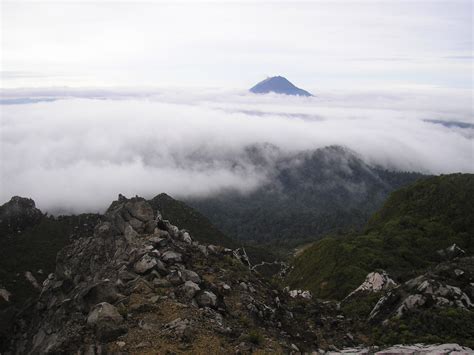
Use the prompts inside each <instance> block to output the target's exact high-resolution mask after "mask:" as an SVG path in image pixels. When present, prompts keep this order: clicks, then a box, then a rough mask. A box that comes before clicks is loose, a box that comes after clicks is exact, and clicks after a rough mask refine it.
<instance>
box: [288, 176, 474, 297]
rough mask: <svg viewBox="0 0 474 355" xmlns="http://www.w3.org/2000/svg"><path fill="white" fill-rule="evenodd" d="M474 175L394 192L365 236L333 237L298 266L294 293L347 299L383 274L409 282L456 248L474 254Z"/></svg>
mask: <svg viewBox="0 0 474 355" xmlns="http://www.w3.org/2000/svg"><path fill="white" fill-rule="evenodd" d="M473 231H474V175H472V174H453V175H444V176H439V177H432V178H428V179H424V180H420V181H418V182H416V183H415V184H413V185H411V186H409V187H406V188H403V189H401V190H399V191H396V192H394V193H393V194H392V195H391V196H390V198H389V199H388V200H387V202H386V203H385V205H384V206H383V208H382V209H381V210H380V211H379V212H377V213H376V214H375V215H374V216H373V217H372V218H371V219H370V221H369V223H368V224H367V227H366V229H365V231H364V232H363V233H362V234H357V233H350V234H346V235H339V236H330V237H327V238H325V239H323V240H321V241H318V242H316V243H315V244H314V245H312V246H311V247H309V248H308V249H306V250H305V251H304V252H303V253H302V254H301V255H300V256H299V257H297V258H295V260H294V261H293V265H294V269H293V270H292V272H291V273H290V274H289V276H288V279H287V281H288V283H289V284H290V286H291V287H297V288H304V289H309V290H311V291H312V292H313V293H314V294H315V295H316V296H318V297H321V298H336V299H342V298H344V297H345V296H346V295H347V294H348V293H349V292H350V291H352V290H353V289H354V288H356V287H357V286H358V285H359V284H360V283H361V282H362V281H363V280H364V278H365V276H366V275H367V274H368V273H369V272H371V271H373V270H375V269H384V270H386V271H387V272H389V274H391V275H392V276H393V277H395V278H396V279H398V280H400V281H404V280H406V279H408V278H410V277H413V276H415V275H417V274H419V273H420V272H421V271H423V270H425V269H426V268H427V267H429V266H431V265H433V264H435V263H437V262H439V256H438V254H437V253H436V251H437V250H439V249H444V248H447V247H449V246H450V245H452V244H453V243H456V244H457V245H458V246H460V247H461V248H462V249H464V250H465V251H467V252H468V254H472V253H473V252H474V241H473V237H472V232H473Z"/></svg>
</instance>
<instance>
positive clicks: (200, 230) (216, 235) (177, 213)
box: [148, 193, 278, 265]
mask: <svg viewBox="0 0 474 355" xmlns="http://www.w3.org/2000/svg"><path fill="white" fill-rule="evenodd" d="M148 202H149V203H150V205H151V206H152V207H153V209H155V210H158V211H160V213H161V214H162V216H163V218H165V219H168V220H169V221H170V222H171V223H173V224H175V225H179V226H181V227H182V228H183V229H187V230H190V231H193V237H194V239H195V240H196V241H198V242H200V243H206V244H215V245H220V246H223V247H226V248H232V249H236V248H240V247H243V248H244V249H245V251H246V253H247V255H248V257H249V260H250V262H251V263H252V264H253V265H254V264H259V263H261V262H263V261H265V262H273V261H275V260H277V259H278V256H277V255H276V254H274V253H272V252H270V251H269V250H268V249H265V248H263V247H259V246H255V245H249V244H248V243H242V242H238V241H236V240H233V239H231V238H229V237H227V236H226V235H225V234H224V233H222V232H221V231H220V230H219V229H217V228H216V227H215V226H214V225H213V224H212V223H211V221H209V219H208V218H206V217H205V216H203V215H202V214H201V213H199V212H198V211H196V210H195V209H194V208H191V207H189V206H188V205H186V204H185V203H184V202H181V201H178V200H176V199H174V198H172V197H171V196H168V195H167V194H164V193H161V194H159V195H157V196H155V197H154V198H153V199H151V200H149V201H148Z"/></svg>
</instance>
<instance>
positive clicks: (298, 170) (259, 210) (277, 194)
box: [184, 146, 423, 250]
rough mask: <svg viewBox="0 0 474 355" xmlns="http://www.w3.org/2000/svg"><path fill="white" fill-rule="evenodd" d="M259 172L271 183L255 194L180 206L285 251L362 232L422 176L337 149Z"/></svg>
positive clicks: (227, 194)
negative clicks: (335, 235) (390, 197)
mask: <svg viewBox="0 0 474 355" xmlns="http://www.w3.org/2000/svg"><path fill="white" fill-rule="evenodd" d="M260 155H263V156H265V154H264V153H262V152H261V151H260V150H259V149H258V148H255V149H254V150H251V151H249V159H250V160H251V161H260V160H265V159H264V158H262V157H261V156H260ZM262 169H264V170H265V169H268V170H270V171H272V173H271V179H270V181H268V183H266V184H264V185H263V186H261V187H259V188H258V189H256V190H255V191H252V192H249V193H246V194H241V193H238V192H236V191H223V192H221V193H220V194H217V195H214V196H207V197H202V198H192V199H191V198H188V199H186V200H184V202H186V203H187V204H188V205H190V206H192V207H193V208H195V209H197V210H198V211H199V212H201V213H202V214H204V215H205V216H206V217H208V218H209V219H210V220H211V222H212V223H213V224H214V225H215V226H217V227H218V228H219V229H221V230H222V231H223V232H224V233H225V234H226V235H228V236H229V237H231V238H233V239H235V240H242V241H245V242H255V243H259V244H262V243H264V244H266V245H272V246H273V247H275V246H276V247H278V248H280V249H285V250H288V249H289V248H292V247H295V246H297V245H299V244H302V243H305V242H308V241H314V240H316V239H319V238H321V237H322V236H323V235H325V234H327V233H338V232H346V231H347V230H349V229H351V228H354V227H356V228H359V227H362V226H363V225H364V224H365V223H366V222H367V220H368V219H369V217H370V216H371V215H372V214H373V213H374V212H375V211H376V210H377V209H378V208H380V207H381V205H382V203H383V202H384V201H385V199H386V198H387V196H388V195H389V193H390V192H392V191H394V190H396V189H398V188H400V187H402V186H405V185H407V184H410V183H412V182H414V181H416V180H417V179H419V178H421V177H423V175H421V174H417V173H408V172H395V171H387V170H384V169H380V168H377V167H372V166H369V165H367V164H366V163H364V162H363V161H362V160H361V159H360V158H359V157H358V156H357V155H356V154H355V153H353V152H351V151H349V150H347V149H345V148H342V147H338V146H332V147H326V148H323V149H318V150H316V151H309V152H304V153H300V154H297V155H295V156H290V157H285V158H281V159H280V160H278V161H277V162H276V163H275V166H270V167H268V166H265V165H264V166H263V168H262Z"/></svg>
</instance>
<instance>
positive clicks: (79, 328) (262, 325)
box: [9, 196, 357, 354]
mask: <svg viewBox="0 0 474 355" xmlns="http://www.w3.org/2000/svg"><path fill="white" fill-rule="evenodd" d="M16 319H17V321H16V322H15V326H14V330H13V334H15V335H14V336H13V337H12V339H11V341H10V346H9V348H10V351H11V352H13V353H22V354H23V353H26V354H28V353H30V354H32V353H72V352H74V353H83V354H84V353H87V354H93V353H103V352H121V353H147V352H150V351H157V350H158V349H159V350H160V352H163V353H165V352H166V351H169V352H191V353H196V352H197V353H200V352H204V351H211V352H214V353H221V352H229V351H230V352H237V353H239V352H244V353H246V352H251V351H252V350H255V349H262V350H264V351H275V352H295V351H300V350H302V351H303V350H304V351H316V350H318V349H320V348H326V349H329V345H330V344H331V346H334V345H333V344H339V345H340V346H341V347H342V346H350V345H356V344H357V340H354V336H353V335H350V336H346V333H347V329H349V328H350V326H349V323H348V322H347V321H346V320H344V317H343V316H342V315H340V313H338V311H337V309H336V307H335V306H334V305H329V304H328V305H323V304H320V303H317V302H311V303H310V302H308V301H307V300H304V299H295V300H294V299H293V298H292V297H290V295H288V293H287V292H285V291H283V290H281V289H280V288H279V287H278V286H275V287H272V285H270V284H269V283H268V282H267V281H265V280H264V279H262V278H261V277H259V275H258V274H256V273H254V272H252V271H250V270H249V268H248V265H246V264H245V260H242V258H241V255H240V254H239V253H237V252H235V251H234V250H231V249H227V248H224V247H220V246H214V245H204V244H201V243H198V242H196V241H194V240H193V238H192V236H191V234H190V232H188V231H186V230H180V229H179V228H178V227H176V226H174V225H172V224H171V223H169V222H168V221H167V220H164V219H162V218H161V215H160V214H159V212H157V211H154V210H153V209H152V208H151V206H150V205H149V204H148V203H147V202H146V201H145V200H144V199H142V198H138V197H136V198H132V199H126V198H125V197H123V196H119V199H118V201H115V202H113V203H112V205H111V206H110V207H109V209H108V211H107V212H106V214H105V216H104V218H103V220H102V221H101V222H100V223H99V224H98V225H97V226H96V227H95V230H94V233H93V235H92V236H89V237H81V238H79V239H77V240H75V241H74V243H72V244H70V245H68V246H66V247H65V248H64V249H63V250H62V251H61V252H60V253H59V254H58V256H57V263H56V271H55V272H54V273H52V274H50V275H49V276H48V277H47V279H46V280H45V281H44V282H43V285H42V288H41V292H40V296H39V298H38V300H37V301H36V302H34V303H32V304H31V305H30V306H29V307H25V309H23V310H22V312H21V313H20V314H19V315H18V316H17V317H16Z"/></svg>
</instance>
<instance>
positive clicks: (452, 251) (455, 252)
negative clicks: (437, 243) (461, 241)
mask: <svg viewBox="0 0 474 355" xmlns="http://www.w3.org/2000/svg"><path fill="white" fill-rule="evenodd" d="M437 253H438V255H439V256H441V257H442V258H444V259H447V260H450V259H452V258H456V257H458V256H462V255H465V254H466V251H464V250H463V249H461V248H460V247H459V246H457V245H456V244H453V245H451V246H450V247H448V248H446V249H441V250H438V251H437Z"/></svg>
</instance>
